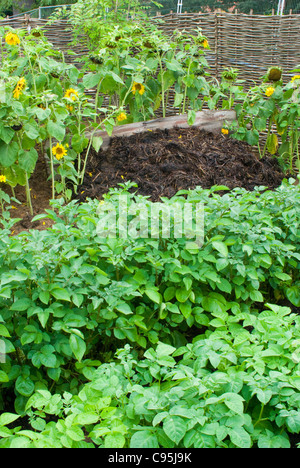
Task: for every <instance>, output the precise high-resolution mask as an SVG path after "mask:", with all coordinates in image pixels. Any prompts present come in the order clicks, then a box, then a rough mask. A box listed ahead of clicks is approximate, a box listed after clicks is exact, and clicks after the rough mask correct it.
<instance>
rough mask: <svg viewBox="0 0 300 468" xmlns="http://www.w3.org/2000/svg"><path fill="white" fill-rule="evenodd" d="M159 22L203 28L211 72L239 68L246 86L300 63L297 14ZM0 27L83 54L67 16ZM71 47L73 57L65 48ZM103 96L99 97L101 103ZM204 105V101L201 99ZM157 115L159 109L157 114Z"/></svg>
mask: <svg viewBox="0 0 300 468" xmlns="http://www.w3.org/2000/svg"><path fill="white" fill-rule="evenodd" d="M159 19H160V20H163V22H162V23H161V24H160V26H159V27H160V28H161V29H162V30H163V31H164V32H165V33H167V34H168V35H171V34H172V33H173V31H174V30H175V29H178V30H186V31H190V32H192V31H193V30H194V29H196V28H197V27H201V28H202V32H203V34H205V35H206V36H207V37H208V40H209V44H210V51H208V54H207V60H208V63H209V65H210V67H211V70H210V71H211V74H212V75H213V76H215V77H216V78H217V79H219V78H220V76H221V73H222V70H223V69H224V68H226V67H232V68H238V69H239V71H240V78H241V79H243V80H245V88H246V89H247V88H248V87H249V86H253V84H255V83H258V82H260V78H261V77H262V76H263V75H264V74H265V73H266V71H267V69H268V68H269V67H270V66H273V65H278V66H281V67H282V68H283V71H284V73H283V80H284V81H288V80H289V79H290V71H291V70H292V69H293V68H296V67H297V66H300V34H299V31H300V15H288V16H275V15H273V16H259V15H244V14H231V13H215V14H195V13H191V14H181V15H177V14H172V13H170V14H168V15H165V16H159ZM0 26H11V27H13V28H16V29H17V28H22V29H24V28H26V29H30V28H36V27H41V28H43V30H44V33H45V36H46V37H47V38H48V40H49V41H50V42H51V43H52V44H53V46H54V48H56V49H58V50H61V51H63V52H64V55H65V61H66V62H67V63H74V64H75V65H78V66H80V63H79V62H78V58H80V57H82V56H84V55H88V54H89V51H88V48H87V47H85V46H84V42H85V41H84V37H83V38H82V42H81V43H80V44H77V45H74V44H73V34H72V30H71V28H70V25H69V24H68V23H67V21H56V22H54V23H53V24H52V25H49V24H47V20H41V19H33V18H30V17H29V16H26V15H25V16H24V17H23V18H19V17H18V18H11V19H6V20H2V21H0ZM70 50H72V51H73V52H75V53H76V54H77V56H76V55H75V56H74V55H72V54H70V53H68V51H70ZM86 94H87V95H88V96H90V99H92V100H93V99H94V97H95V89H90V90H87V91H86ZM106 101H107V99H106V97H105V98H104V105H105V103H106ZM173 101H174V93H173V92H172V91H171V93H170V94H169V102H168V105H167V109H166V111H167V115H174V108H173ZM203 108H204V109H205V108H206V104H204V107H203ZM161 115H162V112H161V109H159V110H158V111H156V116H157V117H160V116H161Z"/></svg>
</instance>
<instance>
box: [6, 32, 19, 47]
mask: <svg viewBox="0 0 300 468" xmlns="http://www.w3.org/2000/svg"><path fill="white" fill-rule="evenodd" d="M5 42H6V44H8V45H19V44H20V42H21V41H20V39H19V36H18V35H17V34H15V33H13V32H9V33H8V34H6V36H5Z"/></svg>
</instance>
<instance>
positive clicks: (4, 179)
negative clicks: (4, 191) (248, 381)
mask: <svg viewBox="0 0 300 468" xmlns="http://www.w3.org/2000/svg"><path fill="white" fill-rule="evenodd" d="M0 182H3V183H4V184H5V182H6V176H5V175H0Z"/></svg>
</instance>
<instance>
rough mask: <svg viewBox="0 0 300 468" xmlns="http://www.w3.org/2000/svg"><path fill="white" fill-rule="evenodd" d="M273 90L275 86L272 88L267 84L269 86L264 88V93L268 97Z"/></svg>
mask: <svg viewBox="0 0 300 468" xmlns="http://www.w3.org/2000/svg"><path fill="white" fill-rule="evenodd" d="M274 91H275V88H273V87H272V86H269V88H267V89H266V92H265V95H266V96H268V97H270V96H272V94H273V93H274Z"/></svg>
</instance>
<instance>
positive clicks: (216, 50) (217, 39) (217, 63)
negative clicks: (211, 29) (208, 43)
mask: <svg viewBox="0 0 300 468" xmlns="http://www.w3.org/2000/svg"><path fill="white" fill-rule="evenodd" d="M215 56H216V58H215V69H216V78H217V80H218V79H219V17H218V13H215Z"/></svg>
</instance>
